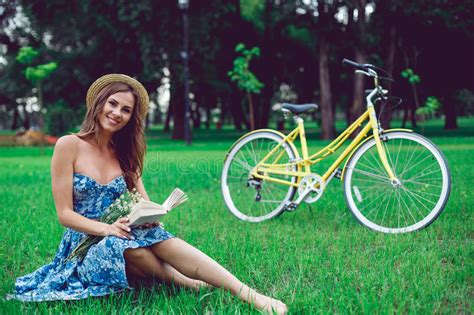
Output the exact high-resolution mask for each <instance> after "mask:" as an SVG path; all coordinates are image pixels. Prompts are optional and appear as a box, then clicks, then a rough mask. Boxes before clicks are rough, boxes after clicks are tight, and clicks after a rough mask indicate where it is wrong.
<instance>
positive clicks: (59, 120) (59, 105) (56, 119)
mask: <svg viewBox="0 0 474 315" xmlns="http://www.w3.org/2000/svg"><path fill="white" fill-rule="evenodd" d="M78 117H79V116H78V115H77V114H76V112H75V111H74V110H73V109H72V108H71V107H69V106H68V104H67V103H66V102H65V101H64V100H59V101H57V102H56V103H54V104H52V105H51V106H48V111H47V113H46V127H47V130H48V134H50V135H54V136H62V135H64V134H66V133H67V132H68V131H69V130H71V129H72V128H73V127H74V125H75V124H76V123H79V122H78V121H77V119H78Z"/></svg>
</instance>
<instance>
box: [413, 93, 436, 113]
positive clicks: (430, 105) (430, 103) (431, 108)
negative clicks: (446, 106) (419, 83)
mask: <svg viewBox="0 0 474 315" xmlns="http://www.w3.org/2000/svg"><path fill="white" fill-rule="evenodd" d="M441 106H442V104H441V102H440V101H439V100H438V99H437V98H436V97H434V96H428V98H427V99H426V101H425V104H424V105H423V106H422V107H419V108H417V110H416V113H417V114H418V115H423V116H434V114H436V112H437V111H438V109H440V108H441Z"/></svg>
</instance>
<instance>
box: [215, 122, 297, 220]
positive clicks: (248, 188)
mask: <svg viewBox="0 0 474 315" xmlns="http://www.w3.org/2000/svg"><path fill="white" fill-rule="evenodd" d="M282 140H283V137H282V136H281V135H280V134H278V133H276V132H271V131H257V132H254V133H251V134H249V135H248V136H245V137H244V138H242V139H241V140H240V141H238V142H237V143H236V144H235V145H234V146H233V147H232V149H231V150H230V152H229V153H228V155H227V158H226V160H225V161H224V168H223V170H222V177H221V189H222V195H223V197H224V201H225V203H226V205H227V207H228V208H229V210H230V212H231V213H232V214H233V215H235V216H236V217H237V218H239V219H241V220H244V221H250V222H261V221H264V220H268V219H271V218H273V217H275V216H277V215H279V214H281V213H282V212H283V211H284V207H285V205H286V203H287V202H288V201H290V200H291V199H292V198H293V196H294V195H295V192H296V188H295V187H293V186H291V185H286V184H282V183H278V182H274V181H270V180H267V179H259V178H253V176H252V175H251V172H252V170H253V169H254V168H255V167H256V166H257V164H258V163H259V162H260V161H261V160H262V159H263V158H264V157H265V156H266V155H267V154H269V153H270V152H271V150H272V149H274V148H276V147H277V145H278V144H279V143H280V142H281V141H282ZM296 154H297V153H295V151H294V150H293V147H292V146H290V145H289V144H288V143H283V144H282V145H281V146H280V147H278V149H276V151H275V152H274V153H273V154H272V155H271V156H270V158H269V159H268V161H266V163H278V164H285V163H288V162H290V161H292V160H294V159H295V157H296ZM295 168H296V167H295V166H292V167H289V168H287V169H288V170H290V169H291V170H293V169H295ZM261 175H266V176H268V177H271V178H272V179H278V180H283V181H286V182H290V183H296V181H297V177H295V176H289V175H279V174H261Z"/></svg>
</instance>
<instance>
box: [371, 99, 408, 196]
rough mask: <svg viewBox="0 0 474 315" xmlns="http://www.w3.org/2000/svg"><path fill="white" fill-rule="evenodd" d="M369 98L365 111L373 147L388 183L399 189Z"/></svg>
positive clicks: (399, 184) (398, 181)
mask: <svg viewBox="0 0 474 315" xmlns="http://www.w3.org/2000/svg"><path fill="white" fill-rule="evenodd" d="M371 94H372V93H371ZM369 96H370V95H369ZM369 96H367V100H368V105H367V109H368V111H369V120H370V124H371V127H372V132H373V135H374V140H375V146H376V148H377V152H378V154H379V157H380V161H381V162H382V166H383V167H384V169H385V172H387V175H388V177H389V178H390V182H391V183H392V185H393V186H395V187H399V186H401V182H400V180H399V179H398V178H397V177H396V176H395V174H394V172H393V170H392V167H391V166H390V163H389V162H388V159H387V152H386V151H385V148H384V146H383V144H382V139H381V137H380V134H381V128H380V127H379V124H378V120H377V116H376V114H375V109H374V105H373V104H372V102H371V101H370V100H369Z"/></svg>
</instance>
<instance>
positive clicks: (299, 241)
mask: <svg viewBox="0 0 474 315" xmlns="http://www.w3.org/2000/svg"><path fill="white" fill-rule="evenodd" d="M463 123H464V122H463ZM471 123H472V120H471ZM473 125H474V124H473ZM470 126H471V124H468V123H467V121H466V124H465V125H463V128H465V129H463V130H464V132H459V131H458V132H455V133H454V134H451V135H450V134H449V133H442V134H443V135H444V136H446V137H438V135H439V134H440V133H439V132H438V130H439V126H436V124H435V125H434V126H432V127H429V128H428V126H427V128H426V129H425V131H426V132H425V133H426V134H428V136H430V134H431V135H433V137H431V136H430V138H431V139H432V140H433V141H434V142H435V143H436V144H438V145H439V147H440V148H441V150H442V151H443V153H444V154H445V156H446V157H447V159H448V162H449V165H450V168H451V172H452V180H453V184H452V192H451V197H450V200H449V203H448V205H447V207H446V209H445V211H444V212H443V214H442V215H441V216H440V217H439V219H438V220H437V221H436V222H435V223H434V224H433V225H431V226H430V227H429V228H427V229H425V230H422V231H420V232H417V233H411V234H407V235H385V234H380V233H375V232H372V231H370V230H368V229H366V228H363V227H362V226H360V225H359V224H358V223H357V222H356V220H355V219H354V218H353V217H352V215H351V214H350V212H349V210H348V209H347V207H346V204H345V200H344V197H343V193H342V185H341V183H340V182H338V181H336V180H335V181H333V182H331V184H330V185H329V187H328V190H327V191H326V192H325V193H324V195H323V197H322V198H321V199H320V200H319V201H318V202H317V203H316V204H313V205H312V206H311V207H309V206H307V205H303V206H301V207H300V208H299V209H298V210H297V211H296V212H293V213H285V214H283V215H282V216H280V217H278V218H277V219H274V220H271V221H269V222H264V223H260V224H250V223H245V222H241V221H238V220H237V219H236V218H234V217H233V216H232V215H231V214H230V213H229V212H228V211H227V209H226V207H225V205H224V203H223V200H222V198H221V194H220V188H219V187H220V186H219V184H220V172H221V168H222V163H223V157H224V155H225V152H226V150H227V149H228V148H229V147H230V145H231V144H232V141H233V140H235V139H237V136H238V135H237V133H235V132H233V131H232V130H225V131H223V133H222V134H216V133H215V131H214V132H206V131H201V132H200V134H199V136H200V140H195V142H194V144H193V146H192V147H189V148H188V147H186V146H185V145H184V144H182V142H176V141H171V140H168V139H167V137H168V136H167V135H163V134H161V133H159V132H158V131H152V132H151V133H150V134H149V141H148V143H149V147H148V154H147V158H146V164H145V167H146V169H145V174H144V182H145V187H146V188H147V190H148V193H149V195H150V197H151V198H152V200H156V201H158V202H159V201H161V200H163V199H164V198H165V197H166V196H167V195H168V193H170V191H171V190H172V189H173V188H174V187H175V186H179V187H181V188H182V189H183V190H184V191H186V192H187V193H188V195H189V197H190V201H189V202H188V203H186V204H185V205H183V206H181V207H179V208H178V209H176V210H174V211H173V212H172V213H170V214H169V215H168V216H167V217H166V219H165V220H163V221H164V223H165V224H166V229H167V230H169V231H170V232H172V233H174V234H175V235H177V236H178V237H181V238H183V239H184V240H186V241H187V242H189V243H191V244H192V245H194V246H196V247H198V248H199V249H201V250H202V251H204V252H205V253H207V254H208V255H209V256H211V257H213V258H214V259H215V260H217V261H218V262H220V263H221V264H222V265H223V266H225V267H226V268H228V269H229V270H230V271H231V272H233V273H234V274H235V275H236V276H237V277H238V278H239V279H241V280H242V281H244V282H246V283H248V284H249V285H251V286H253V287H255V288H257V289H258V290H259V291H261V292H262V293H265V294H270V295H273V296H275V297H277V298H279V299H281V300H283V301H284V302H285V303H287V305H288V306H289V309H290V311H291V313H294V314H300V313H307V314H310V313H347V312H356V313H367V314H369V313H456V312H461V313H472V312H473V307H472V300H473V295H474V291H473V283H472V280H473V279H472V277H473V257H474V252H473V246H472V241H473V235H474V233H473V228H472V226H473V224H472V220H473V217H472V213H473V211H472V209H473V206H474V202H473V200H474V199H473V193H472V190H471V185H472V178H473V177H474V171H473V169H472V166H471V165H472V152H474V150H473V149H474V138H473V137H472V127H470ZM430 128H432V129H430ZM462 134H467V135H468V136H462ZM315 135H316V133H315V131H310V135H309V136H310V137H311V138H312V139H313V140H310V142H309V144H310V146H311V148H312V149H315V148H318V147H322V146H323V145H324V144H325V143H327V142H326V141H319V140H315V139H316V137H315ZM51 153H52V148H45V149H44V150H43V152H42V154H41V151H40V149H39V148H34V147H27V148H0V178H1V182H0V200H1V203H0V207H1V208H0V209H1V214H2V215H1V218H0V224H1V226H2V227H3V231H2V233H0V240H1V242H0V261H1V266H2V268H1V269H0V295H1V296H2V297H3V296H4V295H5V294H6V293H8V292H11V290H12V289H13V283H14V280H15V278H16V277H18V276H22V275H25V274H26V273H29V272H32V271H34V270H35V269H37V268H38V267H40V266H42V265H44V264H46V263H49V262H50V261H51V260H52V258H53V256H54V254H55V252H56V250H57V247H58V245H59V241H60V240H61V236H62V233H63V232H64V230H65V229H64V228H63V227H62V226H61V225H60V224H59V222H58V220H57V217H56V213H55V208H54V203H53V198H52V194H51V188H50V159H51ZM18 312H24V313H32V312H39V313H77V314H79V313H90V314H93V313H94V314H100V313H157V312H163V313H178V314H180V313H186V314H187V313H205V312H210V313H217V314H221V313H222V314H227V313H232V314H233V313H236V312H240V313H247V312H254V311H253V310H252V309H251V308H249V306H247V305H244V304H242V303H241V302H239V301H238V300H237V299H236V298H234V297H233V296H231V295H230V294H229V293H227V292H223V291H222V290H208V291H203V292H201V293H194V292H190V291H186V290H181V291H179V290H174V289H167V288H164V287H160V286H158V287H155V288H154V289H153V290H150V289H143V290H141V291H137V292H126V293H121V294H116V295H113V296H110V297H106V298H90V299H86V300H82V301H72V302H64V301H60V302H47V303H20V302H17V301H1V302H0V314H15V313H18Z"/></svg>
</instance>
